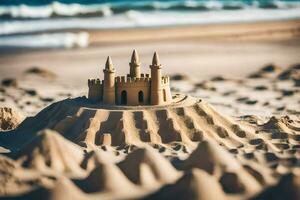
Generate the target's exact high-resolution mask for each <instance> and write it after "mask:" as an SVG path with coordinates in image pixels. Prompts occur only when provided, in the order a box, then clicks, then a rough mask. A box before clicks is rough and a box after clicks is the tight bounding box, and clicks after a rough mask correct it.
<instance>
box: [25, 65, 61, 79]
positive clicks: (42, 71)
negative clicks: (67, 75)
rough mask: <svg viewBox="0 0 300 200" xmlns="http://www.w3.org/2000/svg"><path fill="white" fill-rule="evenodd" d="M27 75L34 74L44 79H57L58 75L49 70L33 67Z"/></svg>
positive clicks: (27, 71)
mask: <svg viewBox="0 0 300 200" xmlns="http://www.w3.org/2000/svg"><path fill="white" fill-rule="evenodd" d="M25 73H26V74H34V75H38V76H41V77H44V78H55V77H56V76H57V75H56V74H55V73H53V72H51V71H49V70H47V69H43V68H40V67H32V68H29V69H28V70H26V71H25Z"/></svg>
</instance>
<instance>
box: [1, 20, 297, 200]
mask: <svg viewBox="0 0 300 200" xmlns="http://www.w3.org/2000/svg"><path fill="white" fill-rule="evenodd" d="M299 30H300V23H299V21H281V22H266V23H251V24H231V25H210V26H188V27H169V28H155V29H133V30H109V31H90V43H91V46H90V47H89V48H86V49H69V50H40V51H37V50H34V51H25V50H22V51H17V52H16V51H10V52H3V53H2V54H1V56H0V70H1V71H0V72H1V73H0V80H1V81H2V86H1V88H0V107H2V108H1V110H0V117H1V121H0V123H1V124H0V128H1V130H2V132H1V131H0V152H1V153H2V155H0V172H1V173H0V184H1V188H0V199H1V198H8V197H10V198H11V199H14V198H17V197H21V198H27V199H40V198H41V197H43V199H170V198H172V199H282V198H287V199H299V198H300V195H299V189H300V184H299V180H300V175H299V173H300V171H299V169H300V168H299V166H300V164H299V163H300V162H299V147H300V142H299V141H300V139H299V135H300V117H299V116H300V106H299V105H300V101H299V99H300V90H299V86H300V65H299V63H300V57H299V53H300V37H299ZM133 49H137V50H138V52H139V54H140V59H141V62H142V71H144V72H146V71H147V72H148V71H150V69H149V64H150V62H151V57H152V55H153V52H154V51H157V52H158V53H159V55H160V58H161V63H162V64H163V69H162V70H163V73H164V74H169V75H171V87H172V88H171V89H172V93H173V94H177V93H180V94H185V95H189V97H188V98H184V99H185V100H182V101H179V102H180V103H178V104H174V105H171V106H166V107H163V108H161V107H159V108H152V109H149V110H147V109H146V110H145V109H144V110H143V109H142V108H134V109H130V110H126V109H125V108H122V109H119V110H115V109H113V108H106V109H98V110H97V109H95V108H93V107H89V105H87V104H84V103H82V102H85V101H84V97H82V96H84V95H87V90H88V88H87V79H88V78H91V77H99V78H102V69H103V67H104V62H105V59H106V57H107V56H108V55H110V56H111V57H112V60H113V63H114V66H115V68H116V69H117V74H118V75H121V74H126V73H127V72H128V70H129V66H128V63H129V59H130V55H131V52H132V50H133ZM297 63H298V64H297ZM185 95H183V96H185ZM190 96H193V97H190ZM76 97H80V98H77V99H74V98H76ZM66 98H70V99H67V100H65V99H66ZM178 98H180V95H179V96H178ZM57 101H59V102H57ZM54 102H57V103H54ZM47 106H48V107H47ZM4 107H6V108H4ZM7 107H9V108H7ZM45 107H47V108H45ZM44 108H45V109H44ZM42 109H43V110H42ZM41 110H42V112H40V111H41ZM37 113H39V114H38V115H36V114H37ZM109 116H110V117H109ZM22 119H25V121H23V122H22ZM19 124H20V125H19ZM18 125H19V126H18ZM16 127H17V128H16ZM15 128H16V129H15ZM49 129H52V130H49ZM107 130H108V132H105V131H107Z"/></svg>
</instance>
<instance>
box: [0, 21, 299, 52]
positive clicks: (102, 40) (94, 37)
mask: <svg viewBox="0 0 300 200" xmlns="http://www.w3.org/2000/svg"><path fill="white" fill-rule="evenodd" d="M80 32H87V33H88V34H89V39H88V40H89V46H88V47H85V48H94V47H97V46H111V45H116V44H117V45H118V44H130V43H141V42H143V43H151V42H157V41H172V40H200V41H222V42H223V41H229V42H230V41H258V42H259V41H264V42H266V41H288V40H290V39H294V38H300V19H295V20H280V21H276V20H275V21H259V22H246V23H225V24H223V23H221V24H207V25H185V26H183V25H179V26H162V27H146V28H145V27H139V28H118V29H106V30H104V29H101V30H92V29H89V30H85V29H76V30H74V29H66V30H61V31H47V32H34V33H31V34H32V35H38V34H41V33H45V34H54V33H80ZM13 35H14V34H13ZM16 35H18V34H16ZM21 35H24V36H26V35H28V34H20V36H21ZM77 49H84V48H81V47H74V48H29V47H4V46H3V47H0V52H1V55H0V57H1V56H5V55H7V54H18V53H22V54H23V53H27V52H28V53H32V52H39V51H69V50H77Z"/></svg>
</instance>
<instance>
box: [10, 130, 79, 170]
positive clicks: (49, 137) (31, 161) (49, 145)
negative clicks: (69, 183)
mask: <svg viewBox="0 0 300 200" xmlns="http://www.w3.org/2000/svg"><path fill="white" fill-rule="evenodd" d="M15 158H16V159H17V160H19V161H20V162H21V163H22V166H23V167H26V168H35V169H38V170H40V171H48V170H51V171H55V172H64V173H65V174H69V173H70V174H74V175H80V174H83V169H82V168H81V167H80V164H81V162H82V161H83V159H84V155H83V151H82V150H81V149H80V147H79V146H77V145H76V144H73V143H71V142H69V141H68V140H66V139H64V138H63V137H62V136H61V135H59V134H58V133H56V132H55V131H51V130H44V131H42V132H40V133H39V134H38V135H37V136H36V137H35V138H34V139H33V140H32V141H30V142H29V143H28V144H26V145H24V146H23V147H22V148H21V149H20V150H19V151H18V152H17V154H16V156H15Z"/></svg>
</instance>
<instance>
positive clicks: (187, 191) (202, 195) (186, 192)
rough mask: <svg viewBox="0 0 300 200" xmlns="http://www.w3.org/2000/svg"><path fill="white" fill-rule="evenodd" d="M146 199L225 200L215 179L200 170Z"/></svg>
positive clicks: (190, 171) (188, 172) (187, 174)
mask: <svg viewBox="0 0 300 200" xmlns="http://www.w3.org/2000/svg"><path fill="white" fill-rule="evenodd" d="M146 199H220V200H224V199H227V198H226V195H225V193H224V192H223V190H222V187H221V186H220V184H219V183H218V181H217V179H215V177H213V176H211V175H210V174H208V173H207V172H205V171H203V170H200V169H191V170H188V171H187V172H185V173H184V175H183V176H182V177H181V178H180V179H178V180H177V181H176V182H175V183H174V184H171V185H166V186H164V187H162V188H161V189H160V190H159V191H158V192H156V193H154V194H153V195H150V196H148V197H147V198H146Z"/></svg>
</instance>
